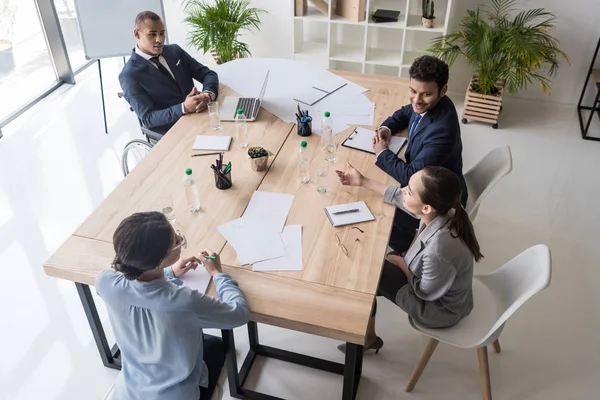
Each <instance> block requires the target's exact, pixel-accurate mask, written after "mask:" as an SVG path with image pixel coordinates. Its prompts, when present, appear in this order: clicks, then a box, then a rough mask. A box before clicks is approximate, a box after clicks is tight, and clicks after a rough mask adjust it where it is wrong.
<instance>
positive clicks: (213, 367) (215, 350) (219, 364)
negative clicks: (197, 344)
mask: <svg viewBox="0 0 600 400" xmlns="http://www.w3.org/2000/svg"><path fill="white" fill-rule="evenodd" d="M203 342H204V363H205V364H206V368H207V369H208V387H205V388H204V387H200V400H210V398H211V396H212V394H213V392H214V391H215V386H217V381H218V380H219V376H220V375H221V369H223V364H224V363H225V346H224V345H223V341H222V340H221V338H218V337H216V336H212V335H204V341H203Z"/></svg>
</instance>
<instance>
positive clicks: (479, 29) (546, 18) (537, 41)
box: [427, 0, 570, 95]
mask: <svg viewBox="0 0 600 400" xmlns="http://www.w3.org/2000/svg"><path fill="white" fill-rule="evenodd" d="M514 5H515V0H490V4H489V6H487V7H486V6H483V7H482V8H483V10H484V13H485V18H484V17H482V16H481V15H480V10H479V8H477V11H473V10H468V11H467V13H468V14H467V16H465V17H464V18H463V19H462V20H461V24H460V30H459V31H458V32H456V33H452V34H449V35H446V36H441V37H438V38H435V39H434V40H433V41H432V44H431V47H430V48H429V49H427V51H428V52H430V53H432V54H433V55H435V56H437V57H438V58H441V59H442V60H444V61H446V62H447V63H448V64H450V65H452V64H453V63H454V61H456V58H457V57H458V56H459V55H462V56H463V57H464V58H465V60H466V62H467V63H468V64H470V65H472V66H473V67H474V69H475V74H476V76H477V78H478V79H477V80H476V81H475V80H474V81H475V83H474V84H473V85H472V87H471V89H472V90H474V91H476V92H478V93H481V94H485V95H493V94H496V93H497V92H498V91H499V90H500V88H501V87H502V86H504V88H506V90H507V91H508V92H509V93H511V94H513V93H516V92H517V91H519V90H521V89H524V88H526V87H527V85H528V84H530V83H532V82H533V81H537V82H538V83H539V84H540V86H541V87H542V91H543V92H544V93H545V94H548V93H550V84H551V80H550V78H551V77H553V76H554V75H555V74H556V73H557V71H558V67H559V61H560V60H561V59H564V60H565V61H567V63H570V62H569V58H568V56H567V55H566V54H565V53H564V52H563V51H562V50H561V49H560V48H559V47H558V45H559V43H558V41H557V40H556V39H554V38H553V37H552V36H550V34H548V31H550V30H551V29H552V28H554V25H555V22H556V21H555V15H554V14H552V13H550V12H548V11H546V10H544V9H543V8H537V9H533V10H523V11H521V12H519V13H518V14H517V15H516V16H515V17H514V18H511V13H512V12H513V11H514ZM543 72H547V76H544V75H543V74H542V73H543Z"/></svg>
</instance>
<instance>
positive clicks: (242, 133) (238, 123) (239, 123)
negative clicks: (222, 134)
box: [235, 109, 248, 147]
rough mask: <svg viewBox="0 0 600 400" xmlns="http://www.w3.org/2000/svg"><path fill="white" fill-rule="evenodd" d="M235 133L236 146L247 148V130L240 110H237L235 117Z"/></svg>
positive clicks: (242, 112) (242, 111)
mask: <svg viewBox="0 0 600 400" xmlns="http://www.w3.org/2000/svg"><path fill="white" fill-rule="evenodd" d="M235 133H236V137H237V142H238V146H240V147H248V128H247V127H246V116H245V115H244V110H242V109H239V110H237V114H236V115H235Z"/></svg>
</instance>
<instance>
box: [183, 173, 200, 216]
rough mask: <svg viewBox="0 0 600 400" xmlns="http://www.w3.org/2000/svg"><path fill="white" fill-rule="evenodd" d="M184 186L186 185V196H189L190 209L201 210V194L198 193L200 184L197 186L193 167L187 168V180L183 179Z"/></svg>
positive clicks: (192, 210)
mask: <svg viewBox="0 0 600 400" xmlns="http://www.w3.org/2000/svg"><path fill="white" fill-rule="evenodd" d="M183 186H185V197H186V198H187V202H188V205H189V206H190V211H191V212H197V211H198V210H200V196H199V195H198V186H196V180H195V179H194V178H193V177H192V169H191V168H188V169H186V170H185V180H184V181H183Z"/></svg>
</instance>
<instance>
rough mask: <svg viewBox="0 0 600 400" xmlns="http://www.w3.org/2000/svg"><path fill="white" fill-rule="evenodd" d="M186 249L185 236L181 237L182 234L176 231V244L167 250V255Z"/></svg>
mask: <svg viewBox="0 0 600 400" xmlns="http://www.w3.org/2000/svg"><path fill="white" fill-rule="evenodd" d="M186 247H187V239H186V238H185V236H183V234H182V233H181V232H179V231H177V244H176V245H175V246H173V248H172V249H171V250H169V253H171V252H173V251H175V250H177V249H179V248H182V249H185V248H186Z"/></svg>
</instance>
